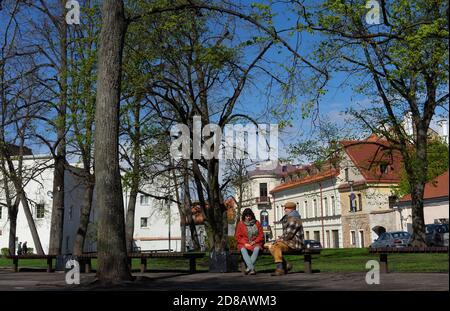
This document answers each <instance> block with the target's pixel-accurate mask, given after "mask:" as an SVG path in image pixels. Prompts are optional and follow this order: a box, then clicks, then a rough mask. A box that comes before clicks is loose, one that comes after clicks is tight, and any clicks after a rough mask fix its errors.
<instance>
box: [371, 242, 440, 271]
mask: <svg viewBox="0 0 450 311" xmlns="http://www.w3.org/2000/svg"><path fill="white" fill-rule="evenodd" d="M406 253H447V254H448V247H380V248H369V254H379V255H380V272H381V273H388V272H389V269H388V254H406Z"/></svg>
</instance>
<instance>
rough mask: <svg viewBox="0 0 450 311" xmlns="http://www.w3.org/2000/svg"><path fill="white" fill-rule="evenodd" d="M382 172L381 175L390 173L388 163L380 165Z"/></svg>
mask: <svg viewBox="0 0 450 311" xmlns="http://www.w3.org/2000/svg"><path fill="white" fill-rule="evenodd" d="M380 172H381V174H386V173H387V172H388V165H387V164H386V163H382V164H380Z"/></svg>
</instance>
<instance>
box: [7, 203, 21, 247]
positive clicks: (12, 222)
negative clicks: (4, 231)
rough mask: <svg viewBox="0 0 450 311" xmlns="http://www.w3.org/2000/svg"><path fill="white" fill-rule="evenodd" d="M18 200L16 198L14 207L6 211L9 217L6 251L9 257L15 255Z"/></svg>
mask: <svg viewBox="0 0 450 311" xmlns="http://www.w3.org/2000/svg"><path fill="white" fill-rule="evenodd" d="M19 202H20V200H19V199H18V198H16V202H14V205H11V206H10V208H9V210H8V217H9V242H8V249H9V254H10V255H15V254H16V235H17V214H18V212H19Z"/></svg>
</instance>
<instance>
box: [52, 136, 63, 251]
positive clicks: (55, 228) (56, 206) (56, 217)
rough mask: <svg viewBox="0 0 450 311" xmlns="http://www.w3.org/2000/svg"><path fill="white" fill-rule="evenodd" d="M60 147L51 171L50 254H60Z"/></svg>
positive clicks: (61, 196) (61, 212)
mask: <svg viewBox="0 0 450 311" xmlns="http://www.w3.org/2000/svg"><path fill="white" fill-rule="evenodd" d="M59 132H60V130H58V133H59ZM58 135H59V134H58ZM63 135H64V134H63ZM61 148H62V147H58V155H57V157H56V158H55V164H54V172H53V204H52V216H51V223H50V241H49V250H48V253H49V254H51V255H61V247H62V240H63V224H64V172H65V168H64V162H65V156H64V153H65V152H64V151H63V150H61ZM64 149H65V147H64Z"/></svg>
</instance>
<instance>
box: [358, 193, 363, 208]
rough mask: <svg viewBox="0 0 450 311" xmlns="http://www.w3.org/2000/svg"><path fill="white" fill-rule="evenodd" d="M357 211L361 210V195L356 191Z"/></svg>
mask: <svg viewBox="0 0 450 311" xmlns="http://www.w3.org/2000/svg"><path fill="white" fill-rule="evenodd" d="M358 211H362V196H361V193H358Z"/></svg>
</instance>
